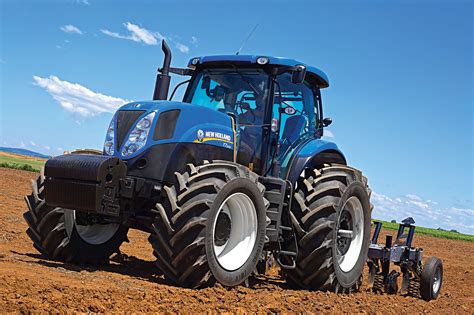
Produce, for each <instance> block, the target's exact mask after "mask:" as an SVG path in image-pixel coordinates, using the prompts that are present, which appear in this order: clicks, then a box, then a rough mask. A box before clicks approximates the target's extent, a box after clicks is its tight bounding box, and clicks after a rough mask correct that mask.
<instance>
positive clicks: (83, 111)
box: [33, 75, 130, 117]
mask: <svg viewBox="0 0 474 315" xmlns="http://www.w3.org/2000/svg"><path fill="white" fill-rule="evenodd" d="M33 79H34V81H35V83H34V84H35V85H37V86H40V87H42V88H43V89H45V90H46V91H47V92H48V93H49V94H51V96H52V97H53V99H54V100H55V101H56V102H58V103H59V105H61V107H63V108H64V109H65V110H67V111H69V112H72V113H75V114H78V115H80V116H82V117H92V116H96V115H98V114H100V113H113V112H115V110H116V109H117V108H118V107H120V106H121V105H123V104H125V103H129V102H130V101H129V100H125V99H121V98H118V97H113V96H108V95H104V94H102V93H98V92H94V91H92V90H90V89H88V88H86V87H84V86H82V85H80V84H78V83H71V82H68V81H63V80H61V79H59V78H58V77H57V76H54V75H51V76H49V77H47V78H42V77H39V76H33Z"/></svg>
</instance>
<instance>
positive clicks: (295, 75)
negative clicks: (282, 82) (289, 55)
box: [291, 65, 306, 84]
mask: <svg viewBox="0 0 474 315" xmlns="http://www.w3.org/2000/svg"><path fill="white" fill-rule="evenodd" d="M305 77H306V67H305V66H301V65H300V66H296V69H295V70H293V72H292V73H291V82H292V83H295V84H300V83H303V82H304V78H305Z"/></svg>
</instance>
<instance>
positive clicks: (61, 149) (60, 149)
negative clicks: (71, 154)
mask: <svg viewBox="0 0 474 315" xmlns="http://www.w3.org/2000/svg"><path fill="white" fill-rule="evenodd" d="M56 151H59V152H63V151H64V149H63V148H56Z"/></svg>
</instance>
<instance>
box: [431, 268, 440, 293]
mask: <svg viewBox="0 0 474 315" xmlns="http://www.w3.org/2000/svg"><path fill="white" fill-rule="evenodd" d="M440 285H441V269H440V268H438V269H437V270H436V273H435V275H434V278H433V293H434V294H436V293H437V292H438V290H439V287H440Z"/></svg>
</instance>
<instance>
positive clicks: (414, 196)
mask: <svg viewBox="0 0 474 315" xmlns="http://www.w3.org/2000/svg"><path fill="white" fill-rule="evenodd" d="M405 197H407V198H408V199H410V200H416V201H421V200H423V199H421V197H419V196H417V195H414V194H407V195H405Z"/></svg>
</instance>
